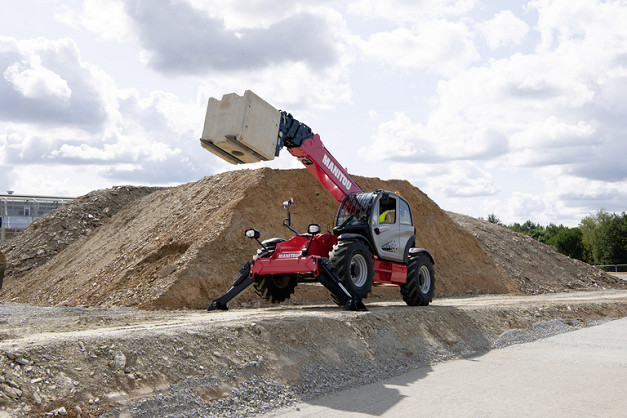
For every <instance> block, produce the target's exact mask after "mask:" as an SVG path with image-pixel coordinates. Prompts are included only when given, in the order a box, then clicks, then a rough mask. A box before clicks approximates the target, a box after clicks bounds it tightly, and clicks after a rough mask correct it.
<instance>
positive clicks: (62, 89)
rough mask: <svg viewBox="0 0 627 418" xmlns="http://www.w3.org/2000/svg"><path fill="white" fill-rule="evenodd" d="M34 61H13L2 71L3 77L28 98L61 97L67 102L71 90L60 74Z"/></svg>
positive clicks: (38, 61)
mask: <svg viewBox="0 0 627 418" xmlns="http://www.w3.org/2000/svg"><path fill="white" fill-rule="evenodd" d="M35 61H36V62H31V63H28V64H27V63H24V62H14V63H13V64H11V65H9V67H7V69H6V71H5V72H4V79H5V80H6V81H8V82H9V83H11V84H13V87H14V88H15V89H16V90H17V91H19V92H20V93H22V95H23V96H24V97H27V98H29V99H46V98H52V99H55V98H56V99H61V100H62V101H64V102H66V103H67V102H68V99H69V98H70V96H71V95H72V90H71V89H70V87H69V86H68V84H67V81H65V80H64V79H63V78H61V76H60V75H59V74H57V73H55V72H54V71H50V70H49V69H48V68H45V67H43V66H42V65H41V62H40V60H39V59H36V60H35Z"/></svg>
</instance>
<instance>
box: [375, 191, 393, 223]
mask: <svg viewBox="0 0 627 418" xmlns="http://www.w3.org/2000/svg"><path fill="white" fill-rule="evenodd" d="M395 222H396V199H395V198H393V197H390V198H389V199H387V202H385V203H384V202H383V199H381V200H379V223H380V224H393V223H395Z"/></svg>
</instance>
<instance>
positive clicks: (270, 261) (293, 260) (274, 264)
mask: <svg viewBox="0 0 627 418" xmlns="http://www.w3.org/2000/svg"><path fill="white" fill-rule="evenodd" d="M310 237H311V236H310V235H301V236H295V237H292V238H290V239H289V240H287V241H284V242H281V243H279V244H277V246H276V250H275V251H274V254H272V256H271V257H268V258H258V259H257V260H254V261H253V265H252V267H251V269H250V275H251V277H254V276H255V275H257V274H262V275H265V274H311V275H312V276H313V277H318V275H319V274H320V270H319V268H318V260H319V259H320V258H328V257H329V253H330V252H331V250H332V249H333V246H334V245H335V244H337V236H335V235H331V234H322V235H316V236H314V239H313V240H312V241H311V245H310V246H309V250H308V252H307V255H305V256H303V250H305V249H306V248H307V245H308V244H309V240H310ZM373 261H374V282H375V283H383V284H395V285H401V284H404V283H405V282H406V281H407V266H405V265H404V264H400V263H394V262H391V261H382V260H379V258H378V257H377V256H376V255H375V256H373Z"/></svg>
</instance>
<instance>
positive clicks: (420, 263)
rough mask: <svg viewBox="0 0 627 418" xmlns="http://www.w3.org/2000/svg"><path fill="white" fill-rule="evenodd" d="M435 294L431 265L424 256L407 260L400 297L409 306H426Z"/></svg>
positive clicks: (433, 273) (429, 260)
mask: <svg viewBox="0 0 627 418" xmlns="http://www.w3.org/2000/svg"><path fill="white" fill-rule="evenodd" d="M433 292H435V272H434V271H433V263H432V262H431V259H429V257H427V256H426V255H419V256H418V257H412V258H410V259H409V264H408V265H407V282H406V283H405V284H404V285H401V295H402V296H403V300H404V301H405V303H406V304H408V305H409V306H427V305H428V304H429V303H430V302H431V301H432V300H433Z"/></svg>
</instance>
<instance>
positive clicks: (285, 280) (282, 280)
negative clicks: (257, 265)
mask: <svg viewBox="0 0 627 418" xmlns="http://www.w3.org/2000/svg"><path fill="white" fill-rule="evenodd" d="M290 280H292V278H291V277H286V276H283V277H278V278H277V277H273V278H272V282H273V283H274V285H275V286H276V287H278V288H279V289H284V288H286V287H287V285H289V284H290Z"/></svg>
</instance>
